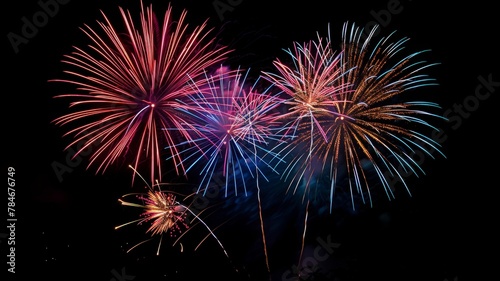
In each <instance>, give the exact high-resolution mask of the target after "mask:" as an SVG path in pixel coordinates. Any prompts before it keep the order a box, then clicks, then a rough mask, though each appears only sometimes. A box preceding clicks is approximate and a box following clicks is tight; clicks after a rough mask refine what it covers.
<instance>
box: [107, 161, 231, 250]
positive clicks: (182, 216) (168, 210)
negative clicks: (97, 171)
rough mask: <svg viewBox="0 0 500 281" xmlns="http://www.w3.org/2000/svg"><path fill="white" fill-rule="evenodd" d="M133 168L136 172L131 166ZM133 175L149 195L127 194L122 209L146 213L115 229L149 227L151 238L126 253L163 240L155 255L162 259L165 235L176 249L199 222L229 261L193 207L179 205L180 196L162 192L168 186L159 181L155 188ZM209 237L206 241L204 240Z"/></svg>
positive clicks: (122, 200)
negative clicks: (148, 243) (132, 225)
mask: <svg viewBox="0 0 500 281" xmlns="http://www.w3.org/2000/svg"><path fill="white" fill-rule="evenodd" d="M130 168H132V169H134V168H133V167H132V166H130ZM134 172H135V173H136V174H137V175H138V176H139V177H140V178H141V179H142V180H143V181H144V183H145V184H146V187H147V192H145V193H128V194H125V195H123V196H122V198H121V199H119V201H120V203H121V204H122V205H123V206H130V207H136V208H140V209H143V212H142V213H141V218H139V219H137V220H133V221H130V222H127V223H125V224H122V225H119V226H116V227H115V229H119V228H121V227H124V226H126V225H130V224H134V223H136V224H138V225H142V224H149V227H148V229H147V230H146V233H149V234H150V235H151V236H152V238H150V239H147V240H144V241H142V242H140V243H138V244H136V245H135V246H133V247H131V248H130V249H129V250H128V251H127V252H130V251H131V250H133V249H134V248H136V247H138V246H139V245H141V244H143V243H145V242H147V241H150V240H151V239H153V238H154V237H155V236H160V243H159V244H158V249H157V252H156V254H157V255H159V253H160V247H161V245H162V241H163V237H164V235H168V236H169V237H170V238H172V239H175V240H174V242H173V244H172V245H173V246H174V245H176V244H177V243H178V242H179V240H180V239H181V238H182V237H183V236H184V235H185V234H186V233H187V232H188V231H189V230H190V229H191V228H192V227H193V226H194V225H195V224H194V223H195V222H199V223H201V224H203V226H205V227H206V229H207V230H208V232H209V235H208V236H210V235H211V236H212V237H213V238H214V239H215V240H216V241H217V243H218V244H219V246H220V247H221V249H222V250H223V251H224V254H225V255H226V257H228V258H229V256H228V254H227V252H226V250H225V249H224V246H223V245H222V243H221V241H220V240H219V239H218V238H217V236H216V235H215V233H214V232H213V230H212V229H211V228H210V227H209V226H208V225H207V224H206V223H205V221H204V220H202V219H201V218H200V215H201V213H195V212H194V211H193V210H192V209H191V206H190V204H183V203H182V202H181V201H178V199H177V197H178V194H176V193H175V192H172V191H164V190H161V185H167V184H165V183H159V182H158V181H157V182H156V184H154V185H153V186H151V185H149V184H148V183H147V182H146V180H145V179H144V178H143V177H142V176H141V175H140V174H138V173H137V171H136V170H134ZM129 197H134V198H135V202H132V201H129V200H126V198H129ZM188 198H190V196H185V198H184V200H186V199H188ZM208 236H207V237H208ZM207 237H205V239H206V238H207ZM205 239H203V240H202V241H201V242H200V243H199V244H198V247H199V246H200V245H201V243H202V242H203V241H205Z"/></svg>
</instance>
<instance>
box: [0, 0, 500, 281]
mask: <svg viewBox="0 0 500 281" xmlns="http://www.w3.org/2000/svg"><path fill="white" fill-rule="evenodd" d="M151 2H152V3H153V8H154V9H155V10H156V12H157V13H158V14H159V15H161V14H163V12H164V11H165V9H166V7H167V5H168V3H169V2H168V1H157V0H155V1H151ZM213 2H214V1H172V2H170V3H172V5H173V7H174V13H179V12H180V10H181V9H184V8H185V9H187V10H188V20H189V21H192V25H193V26H194V25H197V24H200V23H201V22H202V21H203V20H205V19H207V18H208V19H209V21H208V24H209V26H211V27H214V28H215V30H217V31H220V34H219V35H220V38H222V39H221V40H222V41H224V42H225V43H227V44H229V45H230V46H232V47H234V48H235V49H236V50H237V51H236V52H235V54H234V56H232V58H231V59H232V60H233V61H232V63H234V64H240V65H242V66H243V67H245V68H252V69H255V70H269V68H270V67H271V65H272V60H273V59H274V58H275V57H276V56H283V54H284V52H283V51H282V49H283V48H288V47H291V43H292V42H293V41H299V42H302V41H304V40H309V39H313V38H315V36H316V32H320V33H324V32H326V29H327V25H328V23H329V24H330V25H331V29H332V34H333V38H339V39H340V31H341V28H342V24H343V23H344V22H346V21H349V22H357V23H360V24H362V25H365V24H367V23H368V22H371V21H376V17H375V16H374V14H375V13H377V12H379V11H381V10H386V9H387V5H388V3H389V2H391V1H370V2H369V4H367V3H366V2H361V1H343V2H336V1H330V2H325V1H315V0H310V1H305V2H296V3H293V2H291V1H250V0H243V1H232V3H233V4H237V5H235V6H234V7H233V8H234V9H233V10H231V11H226V12H224V14H223V17H224V18H223V20H221V19H220V18H219V16H218V14H217V11H216V9H215V8H214V6H213ZM221 2H225V1H224V0H221ZM229 2H231V1H229ZM145 3H150V2H149V1H146V2H145ZM435 3H436V2H432V1H400V7H401V8H400V9H401V11H400V12H399V13H398V14H393V15H391V17H390V18H386V26H385V27H384V28H383V30H382V31H383V32H390V31H392V30H397V31H398V34H400V35H401V36H407V37H409V38H411V40H410V42H409V44H408V48H409V50H408V52H410V51H417V50H422V49H431V50H432V53H431V55H430V56H429V60H431V61H435V62H439V63H440V65H439V66H438V67H436V68H434V69H433V70H431V74H432V75H433V76H434V77H435V78H436V79H437V80H438V82H439V86H437V87H433V88H429V89H425V90H423V91H425V92H426V93H425V94H426V95H431V96H432V98H433V100H434V101H437V102H438V103H440V104H441V106H442V108H443V112H445V111H446V110H448V109H453V108H454V106H455V105H457V104H463V103H464V101H468V102H470V105H473V104H472V102H473V101H478V100H477V99H476V100H474V98H473V96H474V94H475V90H476V87H477V86H478V85H480V81H479V80H478V77H479V76H482V77H484V78H485V79H487V77H488V76H491V78H490V79H491V80H493V81H500V73H499V72H498V66H499V54H498V50H499V44H498V42H497V41H496V40H497V39H498V34H499V26H500V25H499V23H498V20H497V19H496V18H497V17H498V10H497V8H496V7H495V6H494V5H493V4H488V3H487V1H474V2H472V3H463V4H459V3H458V2H455V3H454V4H453V5H450V4H448V5H446V4H441V5H437V4H435ZM118 6H122V7H124V8H126V9H130V10H131V11H133V12H135V13H136V15H138V11H139V9H140V1H138V0H137V1H130V0H129V1H124V0H122V1H119V0H111V1H96V0H92V1H80V0H71V1H69V2H68V3H67V4H64V5H60V7H59V8H60V10H59V11H58V13H57V14H56V15H55V16H54V17H52V18H50V19H49V21H48V23H47V24H46V25H45V26H43V27H41V28H39V30H38V32H37V34H36V35H35V36H34V37H33V38H30V39H29V42H28V43H27V44H22V45H20V46H19V52H18V53H15V52H14V50H13V48H12V45H11V43H10V42H9V40H8V37H7V34H8V33H9V32H14V33H17V34H20V32H21V27H22V25H23V22H22V21H21V18H22V17H27V18H31V17H32V15H33V14H34V13H35V12H37V11H39V10H40V7H39V5H38V4H37V2H36V1H7V2H5V3H3V9H4V10H3V18H4V21H3V28H4V32H3V34H4V41H3V42H4V43H3V46H4V59H3V61H4V62H5V63H4V64H3V65H4V67H3V70H4V71H3V81H4V84H3V85H4V88H3V89H4V90H3V94H2V96H3V98H4V99H3V101H4V103H3V104H4V110H3V114H4V118H3V120H4V125H3V136H4V137H3V139H4V142H3V146H4V151H5V153H4V154H3V157H2V159H3V161H4V166H3V167H4V170H7V167H9V166H12V167H15V169H16V174H15V178H16V197H15V202H16V217H17V219H18V221H17V223H16V230H15V231H16V232H15V235H16V274H15V276H13V274H11V273H8V275H9V276H10V277H16V278H17V280H21V277H26V276H31V277H32V278H34V279H43V280H75V279H76V280H84V279H86V280H106V281H108V280H113V278H115V280H119V278H116V277H115V275H114V273H118V274H119V275H120V274H121V273H126V275H127V276H128V279H127V280H132V279H133V280H205V279H207V280H223V279H226V278H230V279H228V280H269V279H270V278H269V276H267V274H266V270H265V264H264V259H263V256H262V246H261V245H260V244H259V243H260V240H259V239H260V236H259V225H258V219H257V215H256V214H257V213H256V209H255V208H256V207H255V206H256V205H255V204H253V203H252V202H255V201H252V200H254V199H255V198H254V197H252V196H250V197H248V198H242V197H241V196H240V197H239V198H229V199H227V201H224V200H222V201H221V202H222V204H223V208H221V211H218V212H215V213H214V214H213V215H212V217H214V218H215V219H214V220H213V222H214V223H218V222H220V221H223V220H225V219H226V218H230V219H231V220H230V221H229V222H228V223H226V224H225V225H224V226H223V227H221V228H220V229H219V230H218V231H217V234H218V237H219V238H220V239H221V241H222V243H223V244H224V245H225V247H226V249H227V250H228V253H229V255H230V257H231V261H228V259H227V258H226V257H225V256H224V255H223V254H222V252H221V249H220V248H219V247H218V245H217V244H216V243H215V241H214V240H211V239H207V241H206V242H205V243H203V244H202V246H201V247H200V248H199V249H198V250H196V251H193V248H194V246H195V245H196V244H197V243H198V241H199V237H202V236H200V235H198V236H196V235H197V234H196V233H195V235H193V236H194V238H191V239H192V240H189V238H186V240H184V242H183V243H184V246H185V250H184V252H182V253H181V252H180V250H179V247H178V246H176V247H170V246H169V244H168V243H167V242H165V243H164V246H163V247H162V251H161V253H160V255H159V256H156V255H155V254H156V247H157V243H158V241H157V240H155V241H152V242H150V243H147V244H144V245H143V246H141V247H140V248H138V249H137V250H136V251H132V252H130V253H129V254H126V253H125V250H126V249H127V248H128V247H130V246H132V245H133V244H135V243H137V242H139V241H141V240H143V239H144V238H145V237H146V236H145V234H144V233H143V232H141V230H138V229H136V228H134V227H133V226H130V227H126V228H123V229H120V230H115V229H114V226H116V225H119V224H121V223H123V222H126V221H128V220H130V219H131V216H133V215H134V214H133V213H129V210H128V209H125V208H122V207H121V206H120V205H119V203H118V201H117V199H118V198H119V197H120V196H121V195H123V194H124V193H127V192H129V191H130V190H131V187H130V176H131V172H130V171H129V170H127V169H126V168H123V167H117V168H115V169H111V170H109V171H108V172H107V173H105V174H104V175H94V172H93V171H92V170H91V169H90V170H86V169H85V167H86V165H85V159H83V162H82V163H81V164H78V165H75V167H74V168H73V171H72V172H71V173H66V174H64V179H63V180H62V181H59V180H58V178H57V176H56V174H55V173H54V170H53V168H52V164H53V163H54V161H56V162H60V163H66V161H67V160H66V157H67V154H68V153H67V152H66V151H64V147H65V145H66V144H67V143H68V141H69V139H67V138H63V137H62V135H63V134H64V132H65V131H64V128H63V129H62V128H58V127H56V126H54V125H53V124H51V121H52V120H53V119H54V118H55V117H57V116H59V115H60V114H62V113H63V112H67V111H66V110H67V109H66V107H65V106H66V104H65V103H63V102H60V101H56V100H54V99H53V98H52V97H53V96H54V95H56V94H60V91H61V89H59V88H58V87H57V86H56V85H52V84H49V83H48V82H47V81H48V80H49V79H52V78H55V77H58V76H59V75H60V74H61V72H62V70H63V65H62V64H61V63H60V60H61V58H62V55H64V54H67V53H69V52H70V51H71V47H72V45H82V44H86V43H87V42H86V41H85V40H86V38H85V37H84V35H83V34H82V33H81V32H80V31H79V28H80V27H82V26H83V25H84V24H91V25H93V24H95V21H96V20H101V19H102V15H101V14H100V10H102V11H104V12H105V13H106V15H108V16H109V17H110V19H115V21H116V22H117V23H119V24H121V20H120V19H119V12H118ZM379 14H380V12H379ZM483 90H484V89H483ZM493 90H496V91H495V92H493V91H491V95H490V96H489V97H488V98H486V99H484V100H480V101H479V102H478V103H477V104H475V105H477V108H474V109H473V110H469V112H468V113H469V114H468V116H467V118H465V117H463V118H460V120H461V123H460V124H458V123H456V122H457V121H456V120H457V117H456V116H457V115H456V114H455V113H453V114H451V115H450V116H454V118H455V119H453V120H455V122H454V123H452V124H444V125H443V128H442V129H443V131H444V133H445V136H446V137H447V139H446V141H444V142H443V151H444V153H445V154H446V156H447V158H446V159H445V158H443V157H437V159H436V160H432V159H430V158H426V159H425V163H423V165H422V167H423V168H424V170H425V171H426V172H427V174H426V175H425V176H421V177H420V178H414V177H412V178H411V179H409V185H410V189H411V192H412V196H411V197H410V196H408V194H407V193H405V192H400V193H399V194H397V198H396V200H393V201H388V200H386V199H385V198H383V197H381V198H380V199H379V200H377V201H376V202H375V206H374V207H373V208H369V207H366V206H364V207H363V206H361V207H360V208H359V209H358V210H357V211H356V212H352V211H349V208H345V209H342V208H340V210H339V211H338V212H334V213H333V214H331V215H329V214H326V213H319V212H318V213H314V212H313V213H312V214H311V219H310V224H309V228H308V238H307V243H306V244H307V245H306V249H309V250H314V249H315V248H316V247H318V245H319V244H318V242H317V238H320V239H323V240H325V241H326V240H327V239H330V240H331V241H332V242H334V243H338V245H337V246H336V248H335V251H334V252H333V253H332V254H331V255H330V256H329V257H328V259H327V260H326V261H324V262H322V263H321V264H320V265H319V268H318V269H317V270H315V274H310V275H309V280H338V281H347V280H430V281H432V280H435V281H444V280H450V281H451V280H460V281H463V280H490V279H487V278H486V277H487V276H488V278H489V277H495V276H496V277H498V273H495V270H494V268H495V267H496V266H497V265H498V259H497V258H496V256H497V251H495V250H494V247H495V246H497V245H498V243H497V242H496V241H497V240H496V239H494V238H495V237H496V236H495V233H497V232H496V230H495V227H496V226H498V217H497V216H496V214H497V213H498V212H497V208H496V206H497V204H498V198H497V197H496V194H497V191H496V189H498V181H497V177H496V176H497V175H496V174H495V173H496V172H498V169H497V168H498V146H497V145H498V139H497V138H496V134H497V129H498V123H497V120H498V118H497V113H498V112H496V109H495V108H497V107H496V105H497V102H498V97H497V94H498V93H499V92H500V87H498V86H496V87H495V88H493ZM451 125H455V126H454V127H452V126H451ZM266 195H267V196H268V197H266V198H272V199H273V202H278V203H273V204H274V205H272V206H268V207H269V208H268V209H267V211H266V214H265V215H266V218H267V219H268V221H267V222H268V224H269V227H268V233H267V234H268V237H269V241H270V242H269V245H268V247H269V253H270V258H271V259H270V264H271V272H272V273H271V274H270V275H271V277H272V280H287V279H286V278H285V279H283V276H288V277H287V278H291V277H290V276H291V275H287V274H286V272H287V270H291V269H292V267H293V265H294V264H295V263H296V261H297V256H298V251H299V250H300V232H301V227H300V225H301V219H302V217H301V216H302V215H303V206H301V205H300V203H299V202H298V201H299V200H297V199H295V200H292V199H291V198H289V197H288V196H285V195H283V194H280V193H272V192H269V193H265V194H264V196H266ZM4 196H5V197H7V194H5V193H4ZM341 199H342V198H339V200H341ZM346 200H347V199H346ZM4 202H6V203H5V204H7V200H4ZM268 202H270V201H268ZM245 204H246V205H245ZM6 232H7V230H5V229H4V230H0V233H6ZM200 233H203V231H201V232H200ZM0 239H1V244H0V247H1V255H2V260H3V261H5V260H6V255H7V254H8V248H7V239H6V238H5V237H3V238H0ZM197 239H198V240H197ZM309 256H311V253H309ZM2 264H3V266H2V268H3V271H4V272H7V266H6V264H5V262H2ZM235 268H236V269H238V272H236V270H235ZM284 273H285V275H283V274H284ZM495 274H496V275H495ZM2 275H3V273H2ZM0 276H1V275H0ZM2 280H3V278H2ZM23 280H27V279H23ZM290 280H291V279H290Z"/></svg>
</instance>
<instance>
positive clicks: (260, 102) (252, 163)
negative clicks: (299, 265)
mask: <svg viewBox="0 0 500 281" xmlns="http://www.w3.org/2000/svg"><path fill="white" fill-rule="evenodd" d="M248 74H249V71H247V72H243V71H242V70H241V69H238V70H234V71H232V70H230V69H229V68H228V67H224V66H221V67H220V68H219V69H218V70H217V71H216V72H215V74H214V75H208V74H207V76H206V83H202V84H203V85H204V86H203V87H200V86H199V83H198V84H196V83H193V84H192V86H193V90H194V91H195V92H196V93H197V94H195V95H192V96H191V100H190V103H192V104H193V106H187V107H185V108H181V110H182V111H183V112H184V113H186V114H189V115H190V116H191V117H192V119H191V120H192V122H193V123H192V124H188V126H187V128H185V129H184V130H186V131H187V132H190V133H192V134H193V136H192V137H191V138H190V140H189V141H186V142H185V143H180V144H178V146H182V147H186V146H187V148H183V149H179V152H180V153H182V154H185V156H184V157H182V158H183V161H184V162H186V163H189V164H186V165H185V166H186V167H187V169H186V172H187V173H188V172H190V171H191V169H193V170H198V171H199V175H200V178H201V180H200V183H199V187H198V192H200V190H204V192H206V191H207V190H208V189H209V188H211V186H210V183H211V182H212V181H213V180H214V175H217V176H222V178H224V179H225V184H224V189H225V196H226V197H227V196H228V190H229V188H230V187H231V185H232V187H233V188H234V189H233V190H234V194H235V195H236V196H237V195H238V192H239V189H240V188H239V187H240V186H241V187H242V188H243V191H244V194H245V196H246V195H248V193H247V192H248V190H247V186H248V185H250V184H251V185H252V186H254V185H255V186H256V189H257V198H258V205H259V218H260V223H261V232H262V239H263V244H264V246H263V247H264V252H265V256H266V265H267V268H268V270H269V261H268V256H267V246H266V237H265V231H264V222H263V217H262V203H261V197H260V185H259V179H260V178H263V179H264V180H265V181H268V177H267V176H266V173H268V170H269V171H270V172H272V173H276V174H278V172H277V171H276V169H274V167H273V166H272V165H271V163H270V161H269V160H268V159H266V157H269V158H272V159H279V155H277V154H275V153H273V152H271V148H270V147H272V146H273V145H277V146H279V145H280V143H282V142H281V141H280V138H279V137H278V136H277V135H275V134H276V131H277V130H278V129H279V125H280V123H279V122H277V116H278V114H279V112H278V111H277V108H278V106H279V105H280V104H281V101H282V99H280V98H278V97H277V95H276V94H270V93H269V91H270V88H271V87H267V88H266V89H264V90H263V91H259V90H258V89H257V85H259V83H258V82H259V80H258V79H257V80H256V81H255V82H254V83H253V84H247V82H248V81H247V77H248ZM186 109H188V110H186ZM190 109H194V110H192V111H189V110H190ZM181 164H184V163H181ZM200 167H201V168H200Z"/></svg>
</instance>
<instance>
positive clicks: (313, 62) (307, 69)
mask: <svg viewBox="0 0 500 281" xmlns="http://www.w3.org/2000/svg"><path fill="white" fill-rule="evenodd" d="M286 53H287V54H288V55H289V60H280V59H276V60H275V61H274V63H273V64H274V66H275V68H276V71H277V72H276V73H272V72H263V77H264V79H266V80H268V81H270V82H272V83H273V85H274V86H275V87H277V88H279V89H280V90H281V92H282V93H283V94H284V95H285V96H286V100H285V102H284V103H283V104H284V105H286V106H287V112H286V113H285V114H282V115H281V116H280V117H279V120H280V122H282V124H283V126H282V129H281V130H282V135H283V136H284V137H285V139H284V140H285V141H286V142H287V143H288V144H287V145H286V146H283V147H282V149H281V151H280V152H279V153H278V154H279V155H283V156H289V157H290V160H288V161H287V166H286V168H285V172H284V173H283V174H282V175H283V177H284V178H285V180H290V182H291V184H290V187H292V183H295V187H294V188H293V192H294V193H295V192H296V191H297V189H298V188H299V186H306V187H308V186H309V185H310V181H311V180H312V179H313V178H314V175H315V174H317V172H318V171H316V166H317V165H316V162H317V155H314V151H315V145H317V144H316V143H317V142H321V143H323V142H324V143H328V142H330V141H331V136H328V135H327V132H326V128H325V127H324V126H325V125H324V124H323V123H324V121H325V120H329V119H332V118H337V117H340V118H344V117H346V118H349V117H348V116H344V115H342V114H341V113H340V112H338V111H337V104H339V103H346V102H348V101H347V100H345V99H344V98H343V97H342V96H341V94H342V93H343V92H346V91H347V90H346V85H345V84H343V83H341V82H340V81H341V78H342V75H343V72H342V69H341V65H340V63H341V56H340V54H339V53H338V52H335V51H334V50H333V48H332V47H331V45H330V42H329V41H328V40H325V38H322V37H320V36H318V37H317V40H316V41H314V40H310V41H308V42H305V43H302V44H300V43H297V42H294V44H293V49H288V50H286ZM303 181H305V183H304V182H303ZM304 194H305V193H304Z"/></svg>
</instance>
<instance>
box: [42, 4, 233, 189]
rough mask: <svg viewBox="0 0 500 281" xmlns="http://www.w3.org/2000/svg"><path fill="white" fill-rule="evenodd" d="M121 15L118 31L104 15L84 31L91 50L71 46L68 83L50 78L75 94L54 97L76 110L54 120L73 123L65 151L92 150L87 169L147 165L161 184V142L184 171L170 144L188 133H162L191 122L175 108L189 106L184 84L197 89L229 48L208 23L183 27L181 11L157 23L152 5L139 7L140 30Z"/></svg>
mask: <svg viewBox="0 0 500 281" xmlns="http://www.w3.org/2000/svg"><path fill="white" fill-rule="evenodd" d="M119 10H120V13H121V16H122V19H123V29H121V30H118V29H117V28H115V25H114V24H113V23H112V22H111V21H110V20H109V19H108V17H106V15H105V14H104V13H102V14H103V16H104V21H102V22H99V21H98V25H99V27H100V30H95V29H93V28H91V27H90V26H88V25H86V26H85V28H82V30H83V32H84V33H85V35H86V36H87V37H88V38H89V39H90V44H89V45H88V46H86V48H80V47H74V51H73V52H72V53H71V54H69V55H66V56H65V59H64V60H63V63H64V64H65V65H67V66H68V67H71V68H72V70H67V71H65V73H66V74H67V75H69V76H70V78H68V79H54V80H51V81H56V82H63V83H69V84H71V85H73V86H76V87H77V91H78V93H69V94H61V95H58V96H56V97H58V98H70V99H72V100H73V101H72V102H71V104H70V108H71V109H72V110H73V111H72V112H71V113H68V114H66V115H63V116H60V117H58V118H56V119H55V120H54V122H55V124H57V125H61V126H62V125H67V124H75V127H74V128H73V129H71V130H70V131H68V132H67V133H66V134H65V135H73V136H74V140H73V141H72V142H71V143H70V144H69V145H68V148H69V147H70V146H74V145H76V144H82V143H83V145H81V146H80V147H81V148H80V149H79V150H78V151H77V152H76V155H75V156H77V155H78V154H80V153H81V152H82V151H83V150H87V151H88V150H89V149H92V154H91V156H90V160H89V164H88V166H92V165H96V166H97V172H104V171H105V170H106V169H108V168H109V166H110V165H112V164H113V163H115V162H116V161H117V160H119V159H120V160H122V161H125V160H126V162H127V163H130V162H133V166H134V167H135V168H137V167H138V165H139V164H141V163H143V162H149V164H148V166H149V170H150V178H151V181H154V180H155V179H160V180H161V176H162V173H161V166H162V163H161V155H162V151H163V150H164V145H163V144H164V143H166V144H167V146H168V147H170V151H169V153H170V154H171V155H174V157H173V158H172V159H173V162H174V163H175V164H176V165H175V167H176V168H177V170H176V172H177V173H178V174H181V173H182V170H183V168H184V167H183V166H182V164H181V165H177V164H179V163H182V161H181V159H180V158H179V153H178V152H177V151H175V149H176V146H175V145H174V144H175V143H177V142H178V141H179V140H180V139H182V140H184V139H189V138H190V135H189V134H188V133H186V132H185V131H184V130H177V131H176V132H175V133H173V132H172V131H171V130H162V128H181V127H183V126H184V125H181V124H186V123H188V122H186V120H185V118H187V116H185V115H183V114H182V111H180V110H179V109H186V107H187V106H189V105H187V104H186V103H183V102H181V101H182V100H184V99H186V97H187V95H189V94H190V90H191V86H189V87H187V84H188V82H190V83H193V81H195V83H198V82H197V80H198V78H199V77H200V76H201V75H203V73H204V70H205V69H207V68H210V67H211V66H213V65H214V64H217V63H219V62H220V61H222V60H223V59H224V58H225V57H226V55H227V54H228V53H229V52H230V50H228V48H227V47H225V46H219V45H217V44H216V42H215V38H214V37H211V32H212V29H208V28H207V21H205V22H204V23H203V24H201V25H199V26H196V27H195V28H194V29H192V30H190V29H188V24H187V22H186V15H187V12H186V10H183V11H182V13H181V14H180V17H178V18H175V17H174V15H173V11H172V7H171V6H170V5H169V6H168V8H167V10H166V12H165V14H164V16H163V22H160V21H159V19H158V18H157V16H156V14H155V13H154V12H153V8H152V5H150V6H149V7H144V6H141V13H140V24H139V25H138V26H136V24H135V23H134V20H133V18H132V16H131V13H130V12H129V11H127V10H124V9H122V8H121V7H120V8H119ZM130 158H133V159H132V160H131V159H130Z"/></svg>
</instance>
